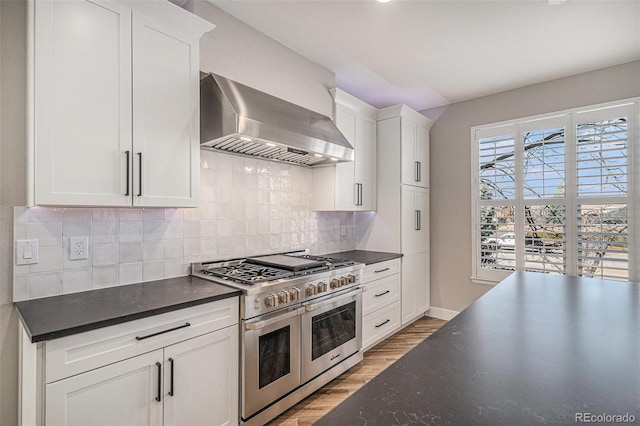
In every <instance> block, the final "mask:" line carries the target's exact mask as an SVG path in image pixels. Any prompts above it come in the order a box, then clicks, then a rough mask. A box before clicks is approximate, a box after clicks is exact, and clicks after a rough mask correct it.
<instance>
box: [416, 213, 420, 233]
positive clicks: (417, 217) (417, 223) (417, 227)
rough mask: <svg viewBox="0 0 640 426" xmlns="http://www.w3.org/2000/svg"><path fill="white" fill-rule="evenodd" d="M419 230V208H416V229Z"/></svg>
mask: <svg viewBox="0 0 640 426" xmlns="http://www.w3.org/2000/svg"><path fill="white" fill-rule="evenodd" d="M419 230H420V210H416V231H419Z"/></svg>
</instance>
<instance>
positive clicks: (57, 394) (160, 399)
mask: <svg viewBox="0 0 640 426" xmlns="http://www.w3.org/2000/svg"><path fill="white" fill-rule="evenodd" d="M238 318H239V315H238V299H237V298H235V297H234V298H231V299H226V300H220V301H216V302H212V303H207V304H203V305H198V306H195V307H190V308H185V309H180V310H177V311H172V312H169V313H165V314H161V315H157V316H152V317H147V318H143V319H140V320H135V321H131V322H127V323H122V324H118V325H114V326H110V327H105V328H101V329H96V330H92V331H88V332H85V333H80V334H75V335H71V336H68V337H63V338H60V339H54V340H51V341H47V342H44V343H38V344H28V343H24V342H25V339H24V338H23V344H22V347H21V353H22V357H23V362H22V364H21V369H22V371H21V377H22V379H21V380H22V381H23V382H24V383H28V382H29V381H30V380H28V379H29V378H30V377H36V383H41V386H42V387H40V388H38V386H35V387H33V389H31V393H29V390H28V387H27V390H26V391H25V389H24V388H23V389H22V391H21V407H22V408H21V410H22V413H21V415H22V419H23V421H22V424H30V423H32V421H29V420H27V419H42V421H40V420H36V421H34V422H33V423H35V424H44V425H47V426H49V425H51V426H53V425H64V426H70V425H77V426H88V425H104V426H107V425H119V426H125V425H154V426H155V425H171V426H178V425H185V426H187V425H189V426H195V425H234V424H237V423H238V385H239V382H238V380H239V379H238V377H239V375H238V371H239V370H238V368H239V349H238V348H239V344H238V333H239V331H238V321H239V320H238ZM38 365H41V366H43V367H42V368H38ZM32 383H33V382H32ZM42 390H44V392H42ZM41 396H42V400H43V401H44V404H41V403H38V400H39V399H40V397H41ZM29 406H33V410H34V411H33V412H32V413H29V412H26V411H25V408H24V407H29Z"/></svg>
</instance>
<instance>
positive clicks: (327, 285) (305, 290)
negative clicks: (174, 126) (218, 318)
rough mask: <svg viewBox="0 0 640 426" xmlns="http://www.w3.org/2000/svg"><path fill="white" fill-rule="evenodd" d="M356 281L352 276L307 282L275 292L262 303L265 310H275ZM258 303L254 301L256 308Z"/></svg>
mask: <svg viewBox="0 0 640 426" xmlns="http://www.w3.org/2000/svg"><path fill="white" fill-rule="evenodd" d="M357 281H358V276H357V275H353V274H348V275H344V276H336V277H328V278H326V279H323V280H319V281H314V282H309V283H306V284H302V285H298V286H296V287H288V288H282V289H278V290H275V291H273V292H271V293H268V294H267V295H266V296H264V299H263V301H262V303H263V304H264V306H265V307H266V308H267V309H270V308H275V307H278V306H282V305H286V304H288V303H294V302H298V301H302V300H304V299H309V298H313V297H317V296H322V295H323V293H329V292H331V291H332V290H335V289H339V288H340V287H344V286H346V285H349V284H354V283H356V282H357ZM258 301H259V299H256V308H258V306H257V305H258Z"/></svg>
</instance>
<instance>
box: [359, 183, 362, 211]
mask: <svg viewBox="0 0 640 426" xmlns="http://www.w3.org/2000/svg"><path fill="white" fill-rule="evenodd" d="M358 185H360V204H358V205H359V206H361V205H362V184H361V183H359V184H358Z"/></svg>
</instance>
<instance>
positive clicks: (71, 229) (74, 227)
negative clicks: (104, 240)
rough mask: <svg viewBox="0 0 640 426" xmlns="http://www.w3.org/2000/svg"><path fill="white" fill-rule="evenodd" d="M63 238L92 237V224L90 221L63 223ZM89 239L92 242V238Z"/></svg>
mask: <svg viewBox="0 0 640 426" xmlns="http://www.w3.org/2000/svg"><path fill="white" fill-rule="evenodd" d="M89 212H90V210H89ZM62 236H63V237H91V222H90V221H82V222H80V221H66V222H62ZM89 239H90V240H91V238H89Z"/></svg>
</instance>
